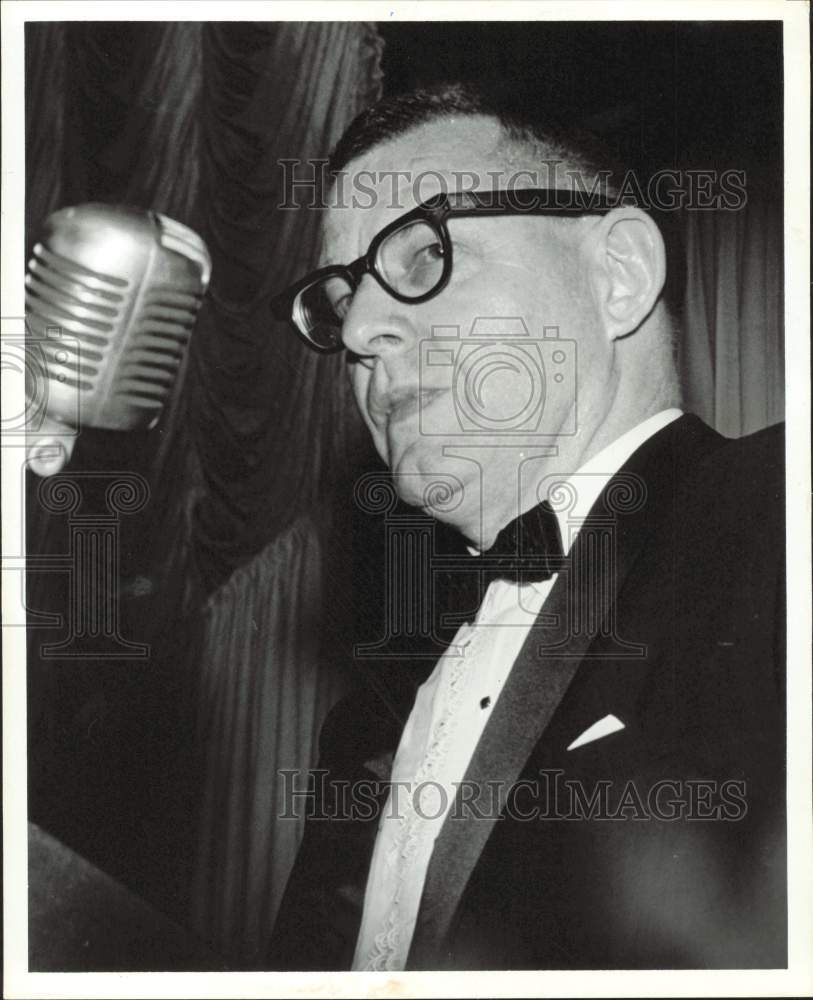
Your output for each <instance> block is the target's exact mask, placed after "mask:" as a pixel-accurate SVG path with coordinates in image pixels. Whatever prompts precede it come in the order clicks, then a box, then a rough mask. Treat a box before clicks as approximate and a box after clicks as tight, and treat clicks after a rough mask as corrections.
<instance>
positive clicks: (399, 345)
mask: <svg viewBox="0 0 813 1000" xmlns="http://www.w3.org/2000/svg"><path fill="white" fill-rule="evenodd" d="M409 309H410V306H409V304H408V303H404V302H399V301H398V300H397V299H395V298H393V297H392V296H391V295H390V294H388V292H386V291H385V290H384V289H383V288H382V287H381V285H379V284H378V282H377V281H376V280H375V278H374V277H373V276H372V275H371V274H365V275H364V277H363V278H362V279H361V281H360V282H359V286H358V288H357V289H356V292H355V294H354V295H353V302H352V304H351V306H350V309H349V310H348V313H347V315H346V316H345V319H344V323H343V324H342V340H343V341H344V346H345V347H346V348H347V349H348V350H350V351H352V352H353V353H354V354H357V355H359V356H360V357H362V358H365V357H370V358H372V357H379V356H383V355H386V354H394V353H397V352H402V351H404V350H408V349H409V348H410V347H412V346H414V341H415V331H414V329H413V325H412V317H411V316H410V315H409V312H408V310H409Z"/></svg>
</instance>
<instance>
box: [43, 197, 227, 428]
mask: <svg viewBox="0 0 813 1000" xmlns="http://www.w3.org/2000/svg"><path fill="white" fill-rule="evenodd" d="M210 273H211V262H210V259H209V255H208V252H207V250H206V246H205V244H204V243H203V241H202V240H201V239H200V237H199V236H198V235H197V234H196V233H194V232H193V231H192V230H191V229H188V228H187V227H186V226H183V225H181V224H180V223H178V222H175V221H174V220H172V219H168V218H167V217H166V216H163V215H159V214H158V213H156V212H149V211H146V210H142V209H133V208H127V207H125V206H112V205H97V204H88V205H80V206H76V207H74V208H68V209H62V210H61V211H59V212H55V213H54V214H53V215H51V216H50V217H49V218H48V219H47V220H46V224H45V227H44V234H43V236H42V239H41V240H40V241H39V242H38V243H37V244H36V245H35V247H34V250H33V254H32V257H31V260H30V261H29V265H28V273H27V275H26V319H27V322H28V327H29V334H30V336H32V337H33V338H34V339H35V340H36V341H37V346H38V347H39V354H40V357H42V358H44V360H45V365H46V374H47V378H48V390H49V392H48V410H49V413H50V414H51V415H52V416H54V417H55V418H56V419H57V420H61V421H62V422H65V423H73V424H77V423H78V420H77V415H76V411H77V403H78V405H79V409H80V411H81V422H82V424H86V425H88V426H91V427H100V428H105V429H109V430H132V429H137V428H142V427H150V426H152V425H154V424H155V422H156V421H157V419H158V416H159V415H160V412H161V409H162V407H163V406H164V404H165V402H166V401H167V399H168V398H169V396H170V394H171V392H172V388H173V385H174V382H175V379H176V377H177V372H178V370H179V368H180V366H181V364H182V362H183V360H184V356H185V353H186V350H187V347H188V344H189V338H190V336H191V332H192V328H193V327H194V324H195V319H196V317H197V312H198V310H199V308H200V305H201V303H202V300H203V295H204V293H205V291H206V287H207V284H208V280H209V276H210Z"/></svg>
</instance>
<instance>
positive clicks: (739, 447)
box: [269, 87, 786, 970]
mask: <svg viewBox="0 0 813 1000" xmlns="http://www.w3.org/2000/svg"><path fill="white" fill-rule="evenodd" d="M333 169H334V172H335V173H334V176H335V177H336V183H335V186H334V196H335V197H334V202H335V203H334V204H332V205H331V207H330V208H329V210H328V212H327V217H326V220H325V223H324V230H323V234H324V240H323V255H322V256H323V266H322V268H320V270H319V271H318V272H316V273H315V275H311V276H308V277H307V278H305V279H303V281H301V282H299V283H297V285H296V286H293V287H292V289H290V290H289V291H288V292H287V293H284V294H283V295H281V296H280V297H279V299H278V300H277V302H276V308H277V311H278V312H279V314H280V315H284V316H287V317H288V318H291V319H292V320H293V321H294V323H295V325H296V327H297V329H298V331H299V332H300V334H302V335H303V336H304V337H305V338H306V339H308V340H309V341H310V342H311V343H312V344H313V345H314V346H315V347H317V348H318V349H322V350H331V349H341V348H344V349H345V351H346V355H347V360H348V367H349V370H350V377H351V379H352V383H353V387H354V390H355V395H356V399H357V401H358V405H359V407H360V409H361V413H362V415H363V417H364V420H365V421H366V423H367V426H368V427H369V429H370V432H371V434H372V437H373V440H374V442H375V445H376V448H377V450H378V452H379V454H380V455H381V457H382V458H383V459H384V460H385V462H386V463H387V465H388V466H389V468H390V470H391V474H392V479H393V484H394V486H395V489H396V490H397V491H398V494H399V496H400V497H401V499H403V500H405V501H406V502H407V503H409V504H411V505H414V506H416V507H420V508H421V509H423V510H424V511H425V512H426V513H428V514H430V515H432V516H433V517H436V518H437V519H438V520H439V521H441V522H443V523H444V524H446V525H450V526H451V527H452V528H454V529H455V530H456V531H457V532H459V533H460V535H461V536H462V537H463V538H464V539H465V541H466V545H467V547H468V550H469V553H471V554H470V555H469V554H468V553H464V555H465V556H466V559H465V560H464V561H463V562H461V561H460V560H458V561H457V562H455V563H449V561H448V559H446V558H445V557H443V555H442V554H435V563H436V565H435V566H434V567H433V569H434V570H437V572H433V574H432V580H433V581H434V583H435V584H436V585H437V588H438V592H437V600H438V601H439V602H443V603H444V607H447V608H448V607H452V606H454V607H456V608H457V610H459V611H460V612H461V615H459V616H458V620H460V617H464V618H466V619H467V623H466V624H465V625H463V627H462V628H461V630H460V632H459V633H458V634H457V636H456V637H455V639H454V641H453V642H452V643H451V644H450V645H449V647H448V649H447V650H446V652H445V653H444V654H443V655H442V656H441V658H440V659H439V661H438V663H437V666H436V668H435V669H434V671H433V673H432V674H431V676H430V677H429V678H428V679H427V680H426V682H425V683H424V684H423V685H422V686H421V687H420V689H419V690H418V691H417V693H416V695H415V696H414V701H413V703H412V704H408V705H407V706H406V709H405V711H404V715H403V716H402V717H399V713H398V711H393V710H392V706H391V705H388V704H385V702H384V700H383V699H381V698H380V697H379V696H378V694H377V693H375V692H373V691H368V692H366V693H365V692H362V693H359V694H358V695H356V696H354V697H353V698H351V699H348V700H347V701H346V702H343V703H341V704H340V705H339V706H337V708H336V709H335V710H334V711H333V712H332V713H331V716H330V717H329V719H328V721H327V723H326V725H325V727H324V730H323V733H322V741H321V751H322V752H321V760H320V763H319V768H320V771H319V772H318V774H319V775H320V777H321V779H322V780H320V781H319V782H315V783H314V784H313V785H312V786H311V788H312V790H313V795H312V799H313V801H312V802H310V806H311V813H312V817H311V818H310V819H309V820H308V821H307V823H306V832H305V837H304V841H303V845H302V848H301V851H300V855H299V858H298V860H297V863H296V865H295V869H294V872H293V874H292V876H291V879H290V882H289V885H288V888H287V891H286V895H285V898H284V900H283V903H282V907H281V910H280V914H279V918H278V921H277V926H276V929H275V933H274V939H273V941H272V945H271V954H270V959H269V964H270V965H271V966H272V967H274V968H291V969H342V968H344V969H349V968H353V969H358V970H361V969H386V970H397V969H404V968H406V969H473V968H502V969H513V968H539V969H577V968H681V967H683V968H692V967H704V968H709V967H760V966H765V967H777V966H782V965H785V964H786V951H785V895H784V894H785V863H784V854H783V851H784V818H783V817H784V813H783V808H784V740H783V735H782V734H783V698H784V696H783V693H782V692H783V687H782V676H783V670H784V653H783V628H784V625H783V606H784V605H783V595H784V572H783V557H782V546H783V530H782V516H783V507H782V479H783V474H782V469H783V465H782V451H781V443H782V439H781V436H780V435H779V434H778V433H777V432H776V431H775V430H771V431H765V432H762V433H761V434H758V435H755V436H753V437H752V438H750V439H743V440H739V441H729V440H726V439H724V438H722V437H720V436H719V435H717V434H716V433H715V432H713V431H712V430H710V429H709V428H708V427H706V426H705V425H704V424H702V422H701V421H699V420H698V419H697V418H695V417H693V416H691V415H686V414H682V412H681V410H680V391H679V386H678V381H677V377H676V374H675V365H674V341H675V336H676V334H675V322H674V319H673V316H672V314H671V311H670V309H669V306H668V305H667V303H666V301H665V298H664V294H663V289H664V283H665V278H666V263H665V261H666V255H665V249H664V243H663V239H662V237H661V232H660V230H659V228H658V226H657V225H656V223H655V222H654V220H653V218H652V216H651V215H650V214H649V213H648V212H647V211H644V210H643V209H642V208H641V207H639V206H636V205H629V204H625V203H624V200H623V199H618V198H614V197H613V192H614V189H613V183H612V179H611V178H610V179H609V180H608V179H607V176H606V174H602V173H601V170H602V165H601V163H599V162H596V160H595V159H594V151H593V150H592V149H591V148H590V147H589V146H587V145H585V144H584V143H583V142H581V141H576V140H573V139H571V138H569V137H568V136H566V135H564V134H562V133H559V132H554V131H545V130H543V129H541V128H540V127H538V126H535V125H533V124H531V123H528V122H523V121H519V120H517V119H516V118H512V117H509V116H505V115H502V114H501V112H500V111H499V110H496V109H494V108H492V107H491V106H490V105H489V104H488V103H487V102H485V101H484V100H483V99H481V98H479V97H477V96H475V95H472V94H470V93H469V92H467V91H465V90H463V89H462V88H458V87H453V88H446V89H443V88H441V89H439V90H436V91H431V92H419V93H416V94H413V95H408V96H406V97H402V98H396V99H394V100H390V101H387V102H384V103H383V104H381V105H379V106H377V107H375V108H373V109H370V110H369V111H368V112H365V113H364V114H363V115H361V116H360V118H359V119H357V120H356V122H354V123H353V125H351V127H350V129H349V130H348V133H347V134H346V135H345V137H344V138H343V140H342V141H341V142H340V144H339V147H338V148H337V150H336V153H335V154H334V160H333ZM342 171H344V173H342ZM361 176H363V177H364V178H366V179H367V180H370V179H372V180H373V181H374V182H375V198H374V199H371V200H367V201H366V202H365V203H361V202H360V200H359V199H357V202H359V203H357V204H356V205H355V207H354V206H353V205H352V204H350V205H348V204H347V203H346V199H343V198H341V197H339V196H338V192H339V188H340V183H344V181H346V180H347V178H348V177H349V178H351V179H352V178H354V177H355V178H358V177H361ZM518 177H521V178H522V181H521V182H520V183H519V184H517V183H516V179H517V178H518ZM605 181H606V183H604V182H605ZM471 192H474V193H473V194H471ZM371 201H372V203H370V202H371ZM438 485H440V486H441V487H442V488H441V489H438V488H437V487H438ZM557 536H558V537H557ZM481 568H482V569H481ZM472 575H474V576H479V578H480V591H482V590H485V594H484V599H483V601H482V604H480V606H479V608H478V606H477V605H478V600H477V597H478V596H483V595H482V593H479V594H478V593H477V587H474V590H473V591H472V589H471V588H470V587H469V585H468V584H467V583H466V581H467V580H469V579H470V578H471V577H472ZM472 594H474V596H472ZM404 719H405V720H406V721H405V723H404ZM343 783H344V784H343ZM362 787H367V788H375V789H377V792H376V795H374V796H372V799H371V797H370V796H369V795H368V797H367V799H366V802H367V804H368V805H369V804H370V802H371V801H373V800H374V804H375V808H374V809H368V810H367V811H365V810H364V809H358V808H357V809H355V810H353V809H348V808H347V803H346V796H345V798H342V795H343V794H344V793H341V794H340V791H339V790H340V789H341V788H344V789H345V791H346V789H347V788H350V789H351V799H352V790H353V789H361V788H362ZM358 801H359V802H361V801H362V799H361V797H359V799H358ZM328 817H329V818H328Z"/></svg>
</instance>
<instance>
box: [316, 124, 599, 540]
mask: <svg viewBox="0 0 813 1000" xmlns="http://www.w3.org/2000/svg"><path fill="white" fill-rule="evenodd" d="M502 142H503V140H502V137H501V132H500V129H499V127H498V126H497V125H496V123H493V122H491V121H490V120H488V119H480V118H474V119H473V118H465V119H458V120H457V121H456V122H453V123H451V124H450V123H449V122H448V121H438V122H433V123H430V124H428V125H424V126H421V127H420V128H418V129H415V130H413V131H412V132H409V133H407V134H406V135H404V136H401V137H399V138H397V139H395V140H392V141H390V142H387V143H384V144H382V145H380V146H377V147H375V148H374V149H372V150H371V151H370V152H368V153H367V154H364V155H362V156H361V157H359V158H358V159H357V160H355V161H353V162H352V163H351V164H350V165H349V166H348V171H349V173H350V174H351V175H352V174H353V173H354V172H357V171H369V172H370V173H369V174H365V179H366V180H365V183H366V182H367V180H369V177H370V176H372V177H373V178H375V179H377V180H378V183H376V184H375V192H376V200H375V203H374V204H373V205H372V206H371V207H355V208H353V207H349V206H342V207H335V206H334V207H332V208H331V209H330V210H329V212H328V218H327V220H326V223H325V227H324V241H323V253H322V263H323V264H328V263H330V264H334V263H349V262H350V261H352V260H354V259H356V258H357V257H359V256H361V255H362V254H364V253H365V252H366V250H367V248H368V246H369V244H370V241H371V240H372V238H373V237H374V236H375V235H376V233H378V232H379V231H380V230H381V229H382V228H383V227H384V226H386V225H387V224H389V223H390V222H392V221H393V220H394V219H396V218H398V217H399V216H401V215H403V214H405V212H407V211H409V210H410V209H411V208H413V207H414V206H415V205H416V204H417V203H418V202H420V201H425V200H426V199H427V198H429V197H430V196H431V195H432V194H433V193H437V191H438V190H440V189H441V182H440V181H438V180H434V182H433V174H438V173H439V174H441V175H442V176H443V177H444V179H445V181H446V190H449V191H453V190H456V189H459V186H460V185H459V180H458V181H455V177H454V174H455V172H457V174H458V177H459V174H460V172H461V171H466V172H469V173H476V174H477V175H478V177H479V178H481V180H480V181H479V182H478V183H477V184H476V185H473V184H472V182H471V180H470V179H467V180H466V186H467V187H468V188H469V189H471V188H472V187H476V188H477V189H489V188H494V187H500V186H506V183H507V180H508V177H509V176H510V171H509V170H508V169H504V170H503V175H502V177H495V176H494V175H493V172H494V171H495V170H499V169H500V164H499V160H498V159H497V154H496V153H495V150H498V149H499V146H500V144H501V143H502ZM394 171H401V172H408V176H407V177H405V178H402V179H401V182H400V184H399V186H398V191H399V197H398V198H397V199H395V204H393V200H394V199H393V183H394V182H393V179H392V172H394ZM388 172H389V173H388ZM489 172H491V174H490V173H489ZM421 174H423V175H424V178H423V182H422V183H421V184H420V186H419V189H418V190H416V184H415V178H416V177H418V176H419V175H421ZM345 188H346V189H347V190H350V186H349V185H347V184H346V185H345ZM345 200H346V201H347V200H348V199H345ZM587 224H589V223H586V222H585V220H577V219H566V220H557V221H554V220H551V219H545V218H541V217H529V216H516V215H506V216H498V217H489V218H482V217H481V218H468V217H467V218H460V219H455V218H452V219H451V220H450V221H449V224H448V225H449V233H450V236H451V240H452V245H453V255H452V259H453V266H452V276H451V280H450V282H449V284H448V285H447V286H446V287H445V288H444V289H443V290H442V291H441V292H440V293H439V294H438V295H437V296H435V297H434V298H432V299H430V300H429V301H427V302H424V303H420V304H417V305H416V304H412V303H402V302H399V301H397V300H396V299H395V298H393V297H392V296H391V295H389V294H388V293H387V292H386V291H385V290H384V289H383V288H382V287H381V286H380V285H379V284H378V283H377V282H376V281H375V279H374V278H373V277H372V275H366V276H365V277H364V279H363V280H362V282H361V284H360V285H359V287H358V289H357V290H356V292H355V295H354V297H353V301H352V305H351V306H350V309H349V311H348V313H347V315H346V318H345V321H344V326H343V330H342V336H343V340H344V342H345V345H346V346H347V348H348V351H349V352H350V353H348V363H349V367H350V373H351V378H352V383H353V388H354V391H355V396H356V399H357V401H358V405H359V408H360V410H361V413H362V415H363V418H364V420H365V422H366V424H367V426H368V427H369V429H370V432H371V434H372V436H373V440H374V442H375V446H376V448H377V450H378V452H379V454H380V455H381V457H382V458H383V459H384V461H385V462H386V463H387V465H388V466H389V467H390V469H391V470H392V472H393V474H394V479H395V484H396V488H397V489H398V492H399V494H400V495H401V496H402V497H403V499H405V500H406V501H407V502H409V503H412V504H414V505H416V506H420V507H423V508H424V509H426V510H428V511H429V512H430V513H432V514H435V515H436V516H438V517H440V518H441V519H443V520H447V521H449V522H450V523H453V524H455V525H456V526H457V527H458V528H460V530H462V531H463V532H464V534H467V535H468V537H469V538H472V539H473V540H475V541H481V540H482V539H481V532H480V531H479V530H478V528H477V525H478V524H479V523H481V521H482V512H483V509H486V510H488V511H489V512H490V513H491V514H493V515H494V516H495V517H496V518H497V521H498V522H499V520H500V518H501V517H502V512H503V508H504V511H505V517H504V518H502V520H503V523H505V522H507V520H510V519H511V517H513V516H515V515H516V513H517V503H518V498H517V494H516V491H517V485H516V484H517V467H518V465H519V463H520V461H521V456H522V454H523V453H524V451H525V450H527V449H532V448H534V447H536V448H537V453H538V451H539V445H540V444H545V445H551V444H554V445H555V444H557V441H558V443H559V455H560V456H563V455H564V454H565V452H567V451H568V448H570V450H571V451H572V450H573V449H572V447H571V445H572V442H573V441H574V440H577V439H578V438H579V436H582V435H584V434H585V433H589V430H590V428H589V427H588V426H585V420H586V421H587V424H589V425H593V424H594V423H595V421H596V420H597V419H599V418H600V414H601V412H602V410H603V408H604V406H605V404H607V403H608V399H609V396H608V394H610V393H611V387H610V383H611V379H610V378H609V370H610V367H611V352H610V347H609V344H608V342H607V339H606V338H605V337H604V336H603V334H602V333H601V330H600V328H599V327H600V324H599V323H598V322H597V320H596V314H595V310H594V308H593V297H592V293H591V290H590V288H591V286H590V281H589V266H588V260H587V256H586V253H585V250H584V245H583V244H584V239H583V234H584V232H585V225H587ZM523 324H524V326H523ZM546 328H547V331H548V334H550V333H551V328H558V337H559V339H560V340H563V341H570V342H575V349H574V346H573V343H570V344H566V345H564V347H565V353H566V355H567V360H566V362H565V363H563V364H562V367H561V371H563V372H564V373H565V374H564V376H562V377H561V378H559V379H557V380H556V381H554V379H556V376H557V375H558V374H559V371H558V370H556V365H555V364H553V363H552V361H551V356H552V349H551V345H550V341H548V342H547V343H544V344H540V342H541V341H542V340H543V333H544V331H545V329H546ZM456 331H459V337H455V333H456ZM524 331H527V335H525V333H524ZM478 334H479V335H480V336H478ZM483 335H484V336H483ZM526 342H527V350H526ZM506 345H511V346H506ZM537 345H540V346H541V352H540V350H539V349H538V348H537ZM436 346H437V347H439V348H440V350H439V351H438V350H435V349H434V348H435V347H436ZM475 351H476V352H477V354H476V357H475V355H474V354H473V352H475ZM528 351H530V353H528ZM561 356H562V355H561V352H559V353H558V354H557V357H561ZM523 357H528V358H529V359H532V360H531V363H530V364H528V365H523V364H522V363H521V361H522V358H523ZM540 358H541V359H542V363H541V365H539V364H534V363H533V359H540ZM461 366H462V367H461ZM563 381H566V384H564V385H563V384H561V383H562V382H563ZM585 393H588V398H587V400H586V401H585V400H584V395H585ZM577 398H578V399H579V411H578V412H577V411H576V401H577ZM585 402H586V403H587V405H585ZM528 414H530V419H525V417H527V416H528ZM506 430H508V431H511V432H512V433H511V434H510V435H509V436H508V437H507V436H506V434H505V431H506ZM566 443H567V444H568V447H565V448H563V447H562V446H563V445H565V444H566ZM450 445H453V446H454V447H453V448H452V449H451V450H453V451H454V455H450V454H449V446H450ZM552 468H554V469H555V471H558V472H562V473H567V472H572V471H574V468H575V466H574V468H566V467H564V466H563V467H556V466H555V465H554V466H553V467H552ZM438 482H441V483H445V484H446V486H448V487H450V488H451V490H452V495H451V496H445V497H444V490H443V489H442V488H441V490H440V491H439V492H438V491H435V492H434V493H433V491H432V490H431V485H432V484H433V483H438ZM431 496H434V497H436V498H437V497H441V498H442V502H441V503H440V504H439V505H437V504H435V503H434V502H433V501H432V500H431V499H430V497H431Z"/></svg>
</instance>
